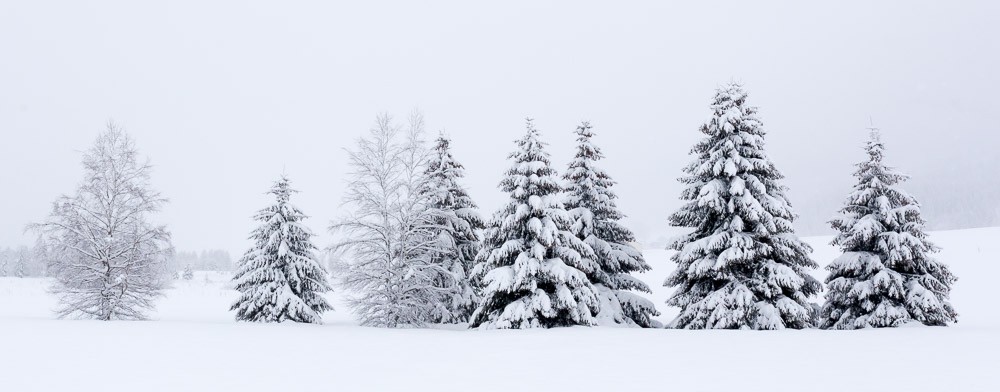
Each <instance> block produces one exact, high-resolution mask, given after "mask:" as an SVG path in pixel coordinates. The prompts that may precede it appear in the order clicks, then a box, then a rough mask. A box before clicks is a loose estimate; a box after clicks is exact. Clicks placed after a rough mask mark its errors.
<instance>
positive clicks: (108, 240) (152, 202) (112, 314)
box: [29, 123, 173, 320]
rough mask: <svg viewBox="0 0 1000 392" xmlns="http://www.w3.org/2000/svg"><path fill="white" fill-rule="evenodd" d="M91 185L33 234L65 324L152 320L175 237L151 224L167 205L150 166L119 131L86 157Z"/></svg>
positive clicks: (63, 200) (112, 129)
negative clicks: (148, 317)
mask: <svg viewBox="0 0 1000 392" xmlns="http://www.w3.org/2000/svg"><path fill="white" fill-rule="evenodd" d="M83 166H84V170H85V177H84V180H83V182H82V183H81V184H80V186H79V188H78V189H77V190H76V193H75V194H73V195H71V196H66V195H64V196H61V197H60V198H59V199H57V200H56V201H55V202H54V203H53V206H52V212H51V213H50V215H49V217H48V218H47V219H46V220H45V221H43V222H41V223H36V224H33V225H30V226H29V229H32V230H35V231H37V232H38V233H39V234H40V235H41V237H42V241H43V242H44V244H45V247H46V250H47V251H46V252H45V255H46V258H47V259H48V260H47V262H48V264H49V271H50V273H51V274H52V275H53V276H54V277H55V283H54V284H53V286H52V289H51V290H52V292H53V293H54V294H56V296H58V298H59V304H60V307H59V309H58V310H57V314H58V315H59V316H60V317H78V318H93V319H98V320H136V319H145V318H146V313H145V312H146V311H147V310H150V309H152V308H153V305H154V303H153V300H154V299H155V298H156V297H157V296H159V295H160V294H161V290H163V289H164V288H165V286H166V285H167V282H168V281H169V279H168V277H167V275H166V273H167V271H166V268H164V265H165V263H164V262H165V260H166V259H167V258H168V257H169V256H170V254H171V253H172V252H173V248H172V247H171V245H170V233H169V232H167V230H166V228H165V227H164V226H156V225H153V224H151V223H149V221H148V220H147V219H148V217H149V215H150V214H151V213H154V212H156V211H158V210H159V209H160V207H162V206H163V205H164V203H166V199H164V198H163V197H162V196H161V195H160V194H159V193H158V192H156V191H154V190H152V189H151V188H150V185H149V172H150V170H151V166H150V164H149V163H148V161H140V159H139V153H138V151H137V150H136V148H135V142H134V141H133V139H132V138H131V137H130V136H129V135H128V134H126V133H125V131H124V130H122V129H121V128H120V127H118V126H117V125H115V124H114V123H108V126H107V130H106V131H104V132H103V133H102V134H101V135H100V136H99V137H98V138H97V141H96V143H95V144H94V146H93V147H91V149H90V150H88V151H87V152H86V153H84V156H83Z"/></svg>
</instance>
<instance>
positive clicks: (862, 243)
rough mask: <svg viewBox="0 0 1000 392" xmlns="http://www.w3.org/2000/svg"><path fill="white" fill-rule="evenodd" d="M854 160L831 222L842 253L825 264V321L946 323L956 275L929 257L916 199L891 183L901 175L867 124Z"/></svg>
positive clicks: (952, 316)
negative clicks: (848, 186) (859, 158)
mask: <svg viewBox="0 0 1000 392" xmlns="http://www.w3.org/2000/svg"><path fill="white" fill-rule="evenodd" d="M865 150H866V151H867V153H868V159H867V160H865V161H864V162H861V163H859V164H858V165H857V167H858V169H857V171H855V172H854V176H855V177H857V179H858V182H857V184H856V185H855V186H854V191H853V192H851V194H850V195H848V196H847V200H846V202H845V205H844V207H843V208H841V210H840V214H839V216H837V217H836V218H835V219H834V220H833V221H831V222H830V224H831V225H832V226H833V228H834V229H836V230H837V231H838V234H837V236H836V237H835V238H834V239H833V242H832V244H833V245H836V246H838V247H840V249H841V250H842V251H843V252H844V253H843V255H841V256H840V257H838V258H837V259H835V260H834V261H833V262H832V263H830V265H828V266H827V267H826V268H827V269H828V270H829V271H830V276H829V277H827V279H826V283H827V293H826V303H825V304H824V305H823V308H822V311H821V313H820V322H821V327H822V328H831V329H855V328H870V327H874V328H879V327H896V326H899V325H901V324H904V323H907V322H912V321H918V322H921V323H923V324H926V325H936V326H943V325H947V323H948V322H955V321H957V319H956V317H957V316H958V314H957V313H955V309H953V308H952V306H951V303H949V302H948V294H949V292H950V291H951V284H952V283H954V282H955V279H956V278H955V276H954V275H952V274H951V272H950V271H948V267H947V266H945V265H944V264H942V263H940V262H938V261H937V260H935V259H934V258H932V257H931V256H930V254H931V253H933V252H936V251H937V248H936V247H935V246H934V245H933V244H931V243H930V242H928V241H927V234H926V233H924V231H923V226H924V220H923V218H921V217H920V205H919V204H918V203H917V201H916V200H915V199H914V198H913V197H911V196H910V195H908V194H907V193H906V192H905V191H903V190H902V189H899V188H898V187H897V186H896V185H897V184H899V183H900V182H902V181H904V180H905V179H906V176H905V175H903V174H900V173H898V172H896V171H895V170H893V169H892V168H890V167H888V166H885V164H883V163H882V157H883V151H884V146H883V144H882V141H881V140H880V139H879V134H878V131H877V130H875V129H872V132H871V136H870V139H869V140H868V143H867V145H866V146H865Z"/></svg>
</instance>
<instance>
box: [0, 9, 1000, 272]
mask: <svg viewBox="0 0 1000 392" xmlns="http://www.w3.org/2000/svg"><path fill="white" fill-rule="evenodd" d="M82 3H83V2H71V1H60V2H50V1H22V2H18V1H6V2H2V3H0V135H2V138H0V184H2V185H0V246H11V245H18V244H30V243H31V242H32V237H31V236H29V235H24V234H22V232H23V228H24V225H25V224H27V223H29V222H32V221H38V220H40V219H42V218H43V217H44V216H45V215H46V214H47V213H48V211H49V208H50V203H51V201H53V200H54V199H55V198H56V197H57V196H58V195H60V194H63V193H70V192H72V191H73V190H74V187H75V185H76V184H77V183H78V182H79V181H80V179H81V173H82V170H81V167H80V163H79V162H80V158H81V151H83V150H85V149H87V148H88V147H89V146H90V145H91V144H92V143H93V140H94V138H95V137H96V135H97V134H98V133H99V132H100V131H101V130H102V128H103V126H104V123H105V122H106V121H107V120H108V119H114V120H115V121H117V122H118V123H119V124H121V125H123V126H124V127H125V128H126V129H127V130H128V131H129V132H130V133H131V134H132V135H133V136H134V137H135V138H136V140H137V145H138V147H139V149H140V151H141V153H142V154H143V155H144V156H146V157H149V158H150V159H151V161H152V163H153V165H154V166H155V168H154V172H153V177H152V180H153V184H154V185H155V187H156V188H157V189H158V190H160V191H161V192H162V193H163V194H164V195H165V196H166V197H168V198H170V200H171V202H170V204H169V205H168V206H167V207H166V208H165V210H164V211H163V213H162V214H160V215H158V216H157V217H156V220H157V221H159V222H163V223H166V224H168V225H169V227H170V230H171V231H172V232H173V235H174V243H175V245H176V246H177V248H178V249H182V250H201V249H206V248H224V249H226V250H229V251H230V252H232V253H233V255H234V256H237V255H238V254H240V253H242V251H243V250H244V248H245V247H246V246H247V245H249V242H248V241H247V240H246V237H247V235H248V233H249V231H250V230H251V228H252V227H253V222H252V221H251V219H250V217H251V215H252V214H253V213H254V212H255V211H256V210H258V209H260V208H262V207H264V206H265V205H266V204H267V203H268V202H269V200H268V197H267V196H265V195H264V192H265V191H266V190H267V189H268V187H269V186H270V184H271V182H272V181H273V180H275V179H276V177H277V176H278V175H279V174H281V173H282V171H285V172H287V173H288V174H289V176H290V177H291V178H292V180H293V185H294V186H295V187H296V188H298V189H299V190H300V191H301V193H299V194H297V195H296V196H295V198H294V199H293V201H294V203H295V204H296V205H298V206H299V207H300V208H302V209H303V210H304V211H305V212H306V213H307V214H309V215H311V218H310V219H309V220H308V221H307V223H308V224H309V225H310V226H311V227H312V228H313V230H314V231H315V232H316V233H317V234H320V238H319V239H318V241H317V242H318V244H319V245H320V246H321V247H323V246H326V245H328V236H327V235H326V234H325V233H326V227H327V226H328V225H329V223H330V220H331V219H333V218H336V217H337V216H338V215H339V209H340V201H341V195H342V193H343V190H344V185H345V178H344V173H346V172H347V171H348V167H347V159H346V156H345V154H344V152H343V149H344V148H351V147H353V144H354V141H355V140H356V138H358V137H360V136H362V135H364V134H365V133H366V132H367V130H368V129H369V128H370V127H371V126H372V125H373V123H374V120H375V116H376V115H377V114H378V113H381V112H388V113H392V114H394V115H395V116H396V118H397V119H398V120H400V122H403V121H404V120H405V118H406V116H407V114H408V113H409V112H410V111H411V110H413V109H419V110H420V111H422V112H423V113H424V115H425V117H426V120H427V124H428V126H429V130H430V131H432V132H434V133H436V132H437V131H440V130H443V131H446V132H447V133H448V134H449V135H450V136H451V137H452V138H453V143H452V145H453V147H454V154H455V156H456V158H457V159H458V160H459V161H460V162H462V163H463V164H465V166H466V169H467V174H468V178H466V181H465V183H466V185H467V186H468V187H469V189H470V193H471V194H472V196H473V197H474V198H475V199H476V201H477V202H478V203H479V204H480V207H482V213H483V214H484V216H490V215H492V213H493V210H495V209H496V208H497V207H499V206H500V205H501V204H502V203H503V202H504V197H505V196H504V195H503V194H501V193H500V192H499V191H498V190H497V189H496V184H497V183H498V182H499V180H500V177H501V174H502V172H503V171H504V170H505V169H506V168H507V166H508V164H509V162H508V161H507V160H506V156H507V154H508V153H509V152H510V151H511V150H512V149H513V147H514V144H513V140H515V139H516V138H518V137H520V136H521V135H522V134H523V132H524V118H525V117H526V116H531V117H533V118H534V119H535V121H536V125H537V127H538V128H539V129H540V130H541V132H542V135H543V138H544V140H545V141H547V142H549V143H550V146H549V147H550V148H549V151H550V153H551V154H552V158H553V162H554V163H555V164H556V168H557V169H559V170H563V169H564V168H565V167H566V164H567V163H568V161H569V159H570V157H571V155H572V152H573V151H572V148H573V141H574V139H573V135H572V134H571V132H572V131H573V129H574V128H575V126H576V125H577V124H578V123H579V122H580V121H581V120H589V121H591V123H592V125H593V126H594V130H595V132H596V133H597V137H596V139H595V142H596V143H597V144H598V145H599V146H600V147H602V148H603V150H604V152H605V154H606V156H607V159H606V160H605V161H604V163H603V165H604V167H605V169H606V170H607V171H609V173H610V174H611V175H612V176H613V177H614V178H615V179H616V180H617V181H618V182H619V185H618V186H617V188H616V190H617V192H618V194H619V196H620V206H621V207H622V209H623V210H624V211H625V213H626V214H628V215H629V221H628V223H629V225H630V226H631V227H632V228H633V229H634V230H635V231H637V232H638V234H639V237H640V239H642V240H645V241H648V242H652V241H654V240H656V239H657V238H659V237H660V236H661V235H662V233H665V232H667V231H668V230H669V229H668V227H667V223H666V222H667V216H668V214H669V213H670V212H671V211H673V210H674V209H675V208H677V206H678V205H679V204H680V202H679V201H678V194H679V192H680V189H681V187H680V185H679V184H678V183H677V182H676V178H677V177H679V176H680V175H681V171H680V170H681V167H682V166H683V165H684V164H685V163H687V162H688V161H689V160H690V156H688V154H687V153H688V150H689V149H690V147H691V145H692V144H693V143H694V142H695V141H696V140H697V139H698V138H699V137H700V136H701V135H700V134H699V133H698V132H697V129H698V127H699V125H700V124H702V123H703V122H704V121H705V120H707V119H708V116H709V114H710V112H709V109H708V105H709V104H710V102H711V98H712V95H713V92H714V89H715V88H716V87H717V86H719V85H721V84H723V83H725V82H728V81H730V80H738V81H742V82H743V83H745V85H746V87H747V88H748V90H749V91H750V98H749V100H750V103H751V104H754V105H756V106H759V107H760V116H761V118H762V120H763V122H764V126H765V129H766V130H767V131H768V136H767V143H768V150H769V154H770V156H771V158H772V159H773V160H774V161H775V162H776V164H777V165H778V167H779V168H780V169H781V170H782V171H783V172H784V173H785V175H786V176H787V179H786V181H785V184H786V185H788V186H789V187H790V188H791V190H790V199H791V202H792V204H793V206H795V207H796V209H797V211H798V212H799V214H800V215H801V218H800V220H799V221H798V222H797V226H798V227H799V229H800V233H801V234H816V233H824V232H827V231H828V228H827V227H826V225H825V223H824V222H825V221H827V220H828V219H829V218H830V216H831V215H832V214H833V213H834V212H835V210H836V209H837V208H838V207H839V205H840V202H841V200H842V199H843V196H844V195H845V194H846V192H847V191H849V189H850V186H851V184H852V183H853V179H852V178H851V177H850V173H851V171H852V170H853V167H852V164H854V163H855V162H857V161H858V160H860V159H862V158H863V156H864V155H863V153H862V151H861V149H860V148H861V146H862V145H863V142H864V139H865V137H866V130H865V127H867V126H868V125H869V118H872V119H873V120H874V123H875V125H876V126H878V127H880V128H881V129H882V131H883V140H884V141H885V143H886V144H887V160H888V162H889V163H890V164H891V165H893V166H897V167H898V168H900V169H901V170H903V171H904V172H907V173H909V174H911V175H912V176H913V177H914V178H913V180H912V181H911V182H909V183H907V185H906V186H907V187H908V189H910V190H911V192H912V193H914V194H915V195H916V196H917V197H918V199H920V200H921V201H923V203H924V205H925V207H924V211H925V216H926V217H927V218H928V219H930V220H931V226H932V227H937V228H950V227H961V226H968V225H984V224H1000V223H998V222H1000V203H998V202H997V200H998V199H1000V179H998V178H1000V176H998V175H997V169H996V168H997V167H998V166H997V165H998V164H1000V160H998V158H997V150H998V149H1000V136H998V131H1000V125H998V122H997V121H996V119H995V118H994V117H995V115H996V114H997V111H998V108H1000V96H998V93H1000V77H998V75H997V72H998V70H1000V55H998V53H1000V44H998V41H1000V39H998V37H1000V27H998V25H997V23H996V20H997V18H998V17H1000V5H998V4H1000V3H998V2H995V1H993V2H991V1H983V2H971V1H970V2H960V1H954V2H914V1H895V2H891V1H880V2H868V1H858V2H823V4H818V2H785V4H782V3H767V4H762V3H759V2H753V3H755V4H753V5H751V4H743V2H735V1H734V2H697V3H698V4H694V3H695V2H683V3H680V2H679V3H678V4H665V3H668V2H658V1H650V2H601V3H594V4H587V5H584V4H583V3H582V2H569V1H567V2H540V1H526V2H495V3H494V4H489V5H487V4H484V3H481V2H460V1H456V2H435V3H434V4H433V5H429V4H411V3H417V2H403V1H400V2H363V3H364V4H353V5H332V4H327V3H332V2H286V1H282V2H250V1H234V2H230V3H224V2H202V1H172V2H160V3H157V4H153V3H150V2H130V1H121V2H87V3H93V4H82ZM358 3H362V2H358ZM542 3H544V4H542ZM687 3H692V4H687ZM689 7H694V8H689ZM935 225H937V226H935Z"/></svg>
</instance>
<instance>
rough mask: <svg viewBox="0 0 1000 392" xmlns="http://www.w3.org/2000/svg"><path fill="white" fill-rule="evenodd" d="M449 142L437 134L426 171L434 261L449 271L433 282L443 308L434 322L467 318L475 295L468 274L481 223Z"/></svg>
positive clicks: (469, 274) (474, 302) (473, 261)
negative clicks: (440, 291)
mask: <svg viewBox="0 0 1000 392" xmlns="http://www.w3.org/2000/svg"><path fill="white" fill-rule="evenodd" d="M450 144H451V140H449V139H448V138H447V137H445V136H444V135H441V136H440V137H438V139H437V142H436V144H435V146H434V154H433V155H432V158H431V159H430V162H428V166H427V172H426V176H427V178H428V186H427V191H428V193H429V196H430V200H429V201H428V205H429V207H430V208H431V209H433V210H435V211H436V212H437V214H436V216H435V217H434V222H435V224H436V228H435V230H434V231H435V234H436V237H437V238H438V241H439V244H438V247H437V249H438V250H437V252H435V254H434V255H433V258H434V263H436V264H440V265H441V266H442V268H443V269H445V270H448V271H451V274H450V275H449V274H440V275H439V278H438V279H437V280H438V281H437V282H435V284H436V285H437V286H438V287H440V288H441V289H442V291H443V293H444V294H445V295H444V298H443V299H442V301H443V303H444V305H445V306H446V308H447V311H446V312H444V313H442V314H441V315H439V316H438V317H437V320H435V321H437V322H463V321H468V320H469V317H470V316H471V315H472V312H473V311H474V310H475V309H476V305H477V304H478V303H479V297H478V295H477V294H476V291H475V289H474V287H473V285H472V282H471V280H470V277H471V272H472V269H473V267H474V265H475V257H476V254H477V253H478V252H479V249H480V248H482V242H481V241H480V239H479V231H480V230H482V229H483V227H484V226H485V225H484V223H483V218H482V217H481V216H480V215H479V212H477V211H476V208H477V207H476V203H475V202H473V201H472V198H471V197H469V194H468V192H466V190H465V188H464V187H463V186H462V185H461V184H460V183H459V181H460V180H461V179H462V177H464V176H465V169H464V167H463V166H462V164H461V163H458V162H457V161H456V160H455V158H454V157H452V155H451V147H450Z"/></svg>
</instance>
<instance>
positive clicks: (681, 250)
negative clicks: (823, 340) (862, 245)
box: [665, 83, 821, 329]
mask: <svg viewBox="0 0 1000 392" xmlns="http://www.w3.org/2000/svg"><path fill="white" fill-rule="evenodd" d="M746 99H747V94H746V92H745V91H744V90H743V87H742V85H740V84H738V83H729V84H727V85H726V86H724V87H722V88H720V89H718V90H717V91H716V94H715V99H714V102H713V103H712V106H711V108H712V118H711V119H710V120H709V121H708V122H707V123H706V124H704V125H702V127H701V132H702V133H704V134H705V135H706V137H705V138H704V139H703V140H701V141H700V142H698V143H697V144H695V146H694V147H693V148H692V150H691V153H692V155H694V156H695V160H694V161H693V162H692V163H691V164H689V165H688V166H687V167H685V168H684V172H685V173H686V174H687V176H685V177H683V178H681V182H683V183H684V184H686V185H687V188H686V189H685V190H684V191H683V192H682V193H681V199H682V200H684V201H685V204H684V205H683V206H682V207H681V208H680V210H678V211H677V212H675V213H674V214H672V215H671V216H670V223H671V224H672V225H674V226H682V227H691V228H694V231H693V232H692V233H690V234H687V235H683V236H680V237H678V238H676V239H675V240H673V242H672V243H671V245H670V246H669V247H670V248H671V249H674V250H677V251H678V252H677V253H675V254H674V255H673V256H672V260H673V261H674V262H676V263H677V269H676V270H675V271H673V272H672V273H671V274H670V275H669V276H668V277H667V279H666V282H665V286H669V287H676V290H675V291H674V293H673V294H672V295H671V297H670V298H669V299H668V300H667V304H669V305H673V306H679V307H680V308H681V312H680V314H679V315H678V316H677V318H675V319H674V320H673V321H672V322H671V323H670V327H672V328H684V329H703V328H716V329H782V328H808V327H811V326H813V324H814V315H815V312H816V310H815V307H814V305H813V304H811V303H810V302H808V300H809V297H810V296H812V295H815V294H817V293H818V292H819V291H820V290H821V285H820V283H819V282H818V281H817V280H816V279H814V278H812V277H811V276H809V275H808V274H807V271H808V270H809V269H812V268H816V267H817V264H816V262H814V261H813V260H811V259H810V258H809V253H810V252H811V251H812V249H811V248H810V247H809V245H807V244H806V243H804V242H802V240H800V239H799V238H798V237H797V236H796V235H795V232H794V229H793V228H792V221H793V220H794V219H795V214H794V212H793V211H792V207H791V205H790V204H789V203H788V200H787V199H786V197H785V190H786V188H785V187H784V186H783V185H781V184H780V182H779V180H781V179H782V178H783V176H782V175H781V173H780V172H779V171H778V169H777V168H775V166H774V164H773V163H772V162H771V160H770V159H769V158H768V156H767V154H766V153H765V151H764V129H763V127H762V124H761V122H760V120H758V119H757V108H756V107H754V106H750V105H748V104H747V103H746Z"/></svg>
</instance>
